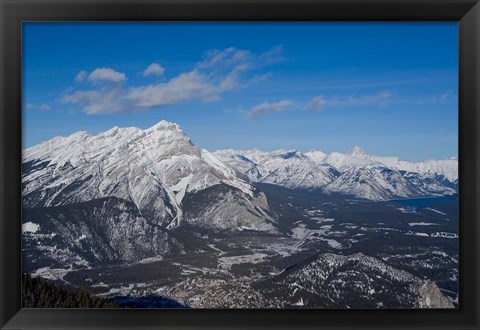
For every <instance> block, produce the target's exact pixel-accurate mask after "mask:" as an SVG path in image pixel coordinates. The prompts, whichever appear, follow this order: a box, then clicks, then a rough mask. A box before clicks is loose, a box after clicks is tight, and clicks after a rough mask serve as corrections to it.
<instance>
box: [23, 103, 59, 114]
mask: <svg viewBox="0 0 480 330" xmlns="http://www.w3.org/2000/svg"><path fill="white" fill-rule="evenodd" d="M25 108H26V109H27V110H39V111H42V112H46V111H50V110H51V109H52V108H51V107H50V106H49V105H48V104H45V103H43V104H40V105H37V104H33V103H27V104H26V105H25Z"/></svg>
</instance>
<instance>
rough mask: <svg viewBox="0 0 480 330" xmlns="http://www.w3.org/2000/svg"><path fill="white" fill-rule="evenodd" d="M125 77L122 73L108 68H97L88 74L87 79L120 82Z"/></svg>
mask: <svg viewBox="0 0 480 330" xmlns="http://www.w3.org/2000/svg"><path fill="white" fill-rule="evenodd" d="M126 79H127V77H126V76H125V74H124V73H121V72H118V71H115V70H113V69H110V68H97V69H95V70H93V71H92V72H91V73H90V74H89V75H88V80H89V81H92V82H95V81H101V80H106V81H112V82H121V81H124V80H126Z"/></svg>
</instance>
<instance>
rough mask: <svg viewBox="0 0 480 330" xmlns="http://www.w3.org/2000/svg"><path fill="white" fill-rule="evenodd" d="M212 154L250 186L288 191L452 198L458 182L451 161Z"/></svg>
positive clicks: (358, 154)
mask: <svg viewBox="0 0 480 330" xmlns="http://www.w3.org/2000/svg"><path fill="white" fill-rule="evenodd" d="M214 154H215V155H216V156H217V157H219V158H220V159H222V160H223V161H224V162H225V163H227V164H229V165H230V166H232V167H234V168H236V169H237V170H238V171H239V172H241V173H243V174H244V175H246V176H247V177H248V179H249V180H250V181H251V182H262V183H271V184H278V185H281V186H284V187H287V188H306V189H322V190H323V191H324V192H327V193H342V194H346V195H352V196H355V197H359V198H366V199H370V200H388V199H393V198H407V197H420V196H438V195H445V194H453V193H455V191H456V186H457V183H458V162H457V160H455V159H448V160H428V161H422V162H407V161H402V160H400V159H399V158H396V157H380V156H374V155H370V154H367V153H366V152H365V151H363V150H362V149H361V148H359V147H353V148H352V149H351V150H350V151H348V152H347V153H345V154H343V153H339V152H332V153H330V154H325V153H323V152H321V151H315V150H312V151H309V152H306V153H301V152H299V151H295V150H293V151H292V150H289V151H286V150H278V151H273V152H263V151H260V150H256V149H254V150H247V151H245V150H238V151H236V150H219V151H216V152H214Z"/></svg>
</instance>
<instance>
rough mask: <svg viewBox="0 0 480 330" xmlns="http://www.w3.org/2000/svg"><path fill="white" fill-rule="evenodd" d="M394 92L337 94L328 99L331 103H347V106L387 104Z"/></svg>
mask: <svg viewBox="0 0 480 330" xmlns="http://www.w3.org/2000/svg"><path fill="white" fill-rule="evenodd" d="M393 95H394V94H393V93H392V92H391V91H388V90H386V91H382V92H379V93H376V94H371V95H362V96H357V95H349V96H336V97H332V98H329V99H327V102H328V104H329V105H346V106H358V105H376V106H386V105H387V103H388V100H389V99H390V98H391V97H392V96H393Z"/></svg>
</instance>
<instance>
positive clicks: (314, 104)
mask: <svg viewBox="0 0 480 330" xmlns="http://www.w3.org/2000/svg"><path fill="white" fill-rule="evenodd" d="M326 103H327V100H325V98H324V97H323V96H316V97H314V98H313V99H312V100H311V101H310V102H309V103H308V104H307V108H308V109H310V110H313V111H318V110H320V109H321V108H323V106H324V105H325V104H326Z"/></svg>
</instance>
